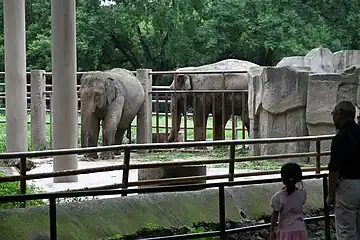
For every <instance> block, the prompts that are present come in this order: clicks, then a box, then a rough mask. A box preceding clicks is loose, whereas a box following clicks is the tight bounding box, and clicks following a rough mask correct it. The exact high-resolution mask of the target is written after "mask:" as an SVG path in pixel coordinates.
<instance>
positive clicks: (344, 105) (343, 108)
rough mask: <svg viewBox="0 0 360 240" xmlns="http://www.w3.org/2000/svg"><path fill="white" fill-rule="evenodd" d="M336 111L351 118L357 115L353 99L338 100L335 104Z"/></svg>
mask: <svg viewBox="0 0 360 240" xmlns="http://www.w3.org/2000/svg"><path fill="white" fill-rule="evenodd" d="M334 112H336V113H338V114H339V115H341V116H344V117H348V118H351V119H354V118H355V115H356V109H355V105H354V104H353V103H352V102H351V101H347V100H343V101H340V102H338V103H337V104H336V105H335V108H334Z"/></svg>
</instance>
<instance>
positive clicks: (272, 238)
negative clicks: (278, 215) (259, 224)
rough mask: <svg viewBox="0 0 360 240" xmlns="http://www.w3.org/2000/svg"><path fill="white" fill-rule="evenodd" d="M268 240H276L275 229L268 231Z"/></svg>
mask: <svg viewBox="0 0 360 240" xmlns="http://www.w3.org/2000/svg"><path fill="white" fill-rule="evenodd" d="M270 240H276V232H275V231H271V232H270Z"/></svg>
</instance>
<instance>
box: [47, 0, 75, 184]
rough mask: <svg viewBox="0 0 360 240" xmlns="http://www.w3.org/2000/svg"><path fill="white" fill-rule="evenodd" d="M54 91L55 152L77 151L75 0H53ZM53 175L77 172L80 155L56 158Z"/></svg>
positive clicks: (67, 179) (70, 178) (71, 179)
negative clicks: (68, 171) (69, 171)
mask: <svg viewBox="0 0 360 240" xmlns="http://www.w3.org/2000/svg"><path fill="white" fill-rule="evenodd" d="M51 17H52V85H53V87H52V89H53V102H52V108H53V111H54V116H53V117H54V119H53V124H54V127H53V130H54V132H53V134H54V143H53V144H54V149H64V148H76V147H77V143H78V127H77V123H78V114H77V105H78V102H77V91H76V69H77V66H76V26H75V21H76V14H75V0H51ZM53 166H54V167H53V169H54V171H60V170H70V169H77V168H78V162H77V155H74V154H73V155H66V156H56V157H54V163H53ZM53 181H54V183H60V182H77V181H78V176H77V175H75V176H68V177H57V178H54V180H53Z"/></svg>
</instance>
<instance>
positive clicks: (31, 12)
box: [0, 0, 360, 85]
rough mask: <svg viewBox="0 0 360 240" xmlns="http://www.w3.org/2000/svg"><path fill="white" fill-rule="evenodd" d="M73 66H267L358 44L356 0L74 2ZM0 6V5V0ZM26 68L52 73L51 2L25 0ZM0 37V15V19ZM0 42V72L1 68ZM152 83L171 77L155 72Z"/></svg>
mask: <svg viewBox="0 0 360 240" xmlns="http://www.w3.org/2000/svg"><path fill="white" fill-rule="evenodd" d="M76 2H77V3H76V4H77V12H76V13H77V15H76V18H77V25H76V29H77V57H78V71H87V70H94V69H97V70H101V69H109V68H113V67H125V68H128V69H131V70H135V69H137V68H152V69H157V70H172V69H175V68H177V67H183V66H194V65H201V64H205V63H210V62H214V61H217V60H221V59H224V58H238V59H244V60H248V61H251V62H255V63H258V64H261V65H272V64H274V63H276V62H277V61H279V60H280V59H281V58H282V57H284V56H289V55H301V54H304V53H306V52H307V51H309V50H310V49H312V48H314V47H319V46H322V47H327V48H329V49H330V50H332V51H337V50H340V49H359V47H360V40H359V39H360V38H359V31H358V26H359V24H360V15H359V10H360V4H359V2H358V1H356V0H348V1H335V0H329V1H324V0H314V1H308V0H301V1H300V0H294V1H273V0H268V1H262V0H196V1H194V0H182V1H173V0H162V1H147V0H134V1H128V0H126V1H123V0H121V1H120V0H115V1H113V4H102V2H103V1H100V0H77V1H76ZM0 10H1V11H2V4H0ZM26 24H27V32H26V34H27V35H26V37H27V41H26V44H27V51H28V54H27V66H28V70H31V69H35V68H37V69H45V70H48V71H51V6H50V1H43V0H28V1H26ZM0 28H2V29H1V31H0V40H3V38H4V36H3V34H4V31H3V16H1V17H0ZM3 63H4V48H3V46H2V47H0V66H1V69H0V71H4V67H3V66H4V65H3ZM154 82H155V83H156V84H162V85H163V84H165V85H168V84H169V78H166V77H164V78H162V77H154Z"/></svg>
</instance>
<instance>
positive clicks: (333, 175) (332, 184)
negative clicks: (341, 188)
mask: <svg viewBox="0 0 360 240" xmlns="http://www.w3.org/2000/svg"><path fill="white" fill-rule="evenodd" d="M338 179H339V172H338V171H333V172H330V171H329V193H328V194H329V198H331V199H334V198H335V192H336V186H337V181H338Z"/></svg>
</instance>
